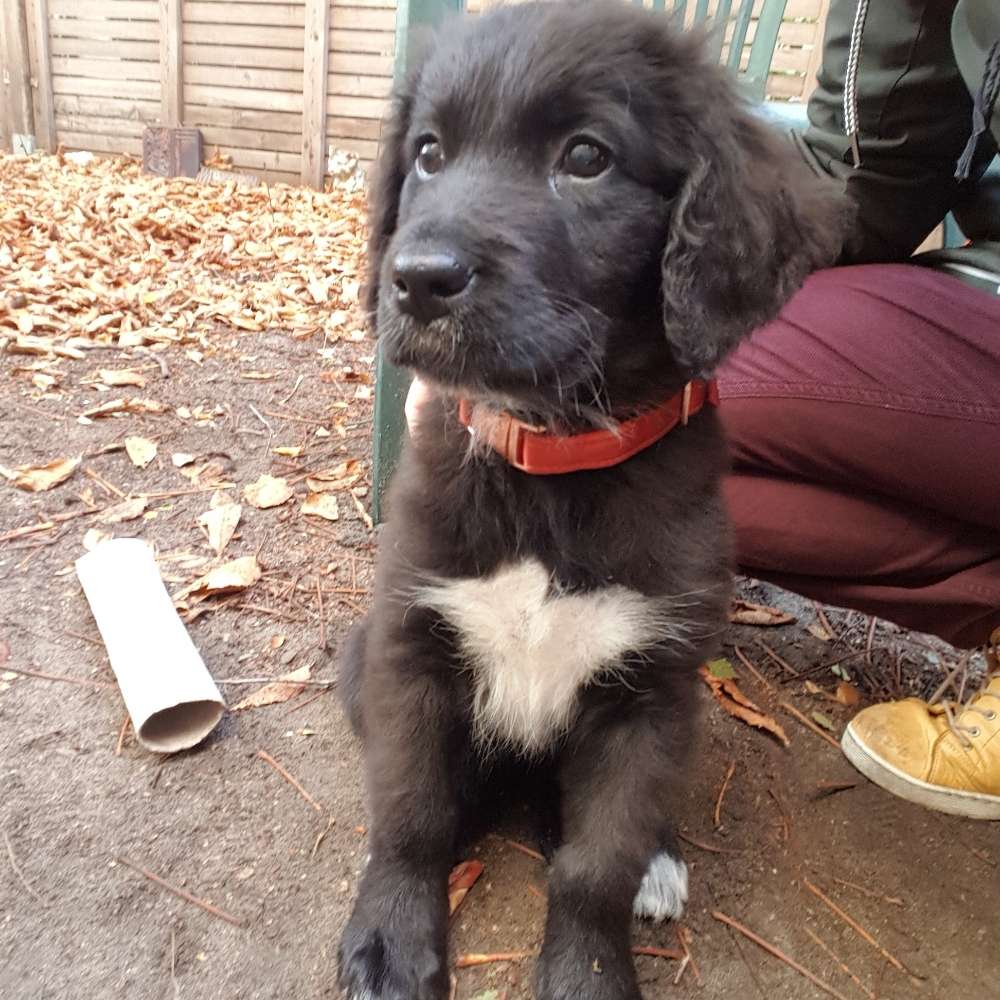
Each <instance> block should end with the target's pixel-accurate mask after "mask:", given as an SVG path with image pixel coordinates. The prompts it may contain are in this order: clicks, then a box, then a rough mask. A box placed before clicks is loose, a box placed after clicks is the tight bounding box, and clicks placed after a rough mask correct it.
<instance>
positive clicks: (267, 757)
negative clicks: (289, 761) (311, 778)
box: [257, 750, 323, 813]
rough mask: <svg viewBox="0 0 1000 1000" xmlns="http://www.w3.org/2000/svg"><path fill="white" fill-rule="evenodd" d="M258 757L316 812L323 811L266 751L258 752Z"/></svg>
mask: <svg viewBox="0 0 1000 1000" xmlns="http://www.w3.org/2000/svg"><path fill="white" fill-rule="evenodd" d="M257 756H258V757H260V759H261V760H262V761H264V762H265V763H267V764H270V765H271V767H273V768H274V769H275V771H277V772H278V774H280V775H281V776H282V777H283V778H284V779H285V781H287V782H288V783H289V784H290V785H291V786H292V788H294V789H295V791H297V792H298V793H299V795H301V796H302V798H304V799H305V800H306V802H308V803H309V805H311V806H312V807H313V809H315V810H316V812H320V813H321V812H322V811H323V807H322V806H321V805H320V804H319V803H318V802H317V801H316V800H315V799H314V798H313V797H312V796H311V795H310V794H309V793H308V792H307V791H306V790H305V789H304V788H303V787H302V786H301V785H300V784H299V783H298V782H297V781H296V780H295V779H294V778H293V777H292V776H291V775H290V774H289V773H288V772H287V771H286V770H285V769H284V768H283V767H282V766H281V765H280V764H279V763H278V762H277V761H276V760H275V759H274V758H273V757H272V756H271V755H270V754H269V753H268V752H267V751H266V750H258V751H257Z"/></svg>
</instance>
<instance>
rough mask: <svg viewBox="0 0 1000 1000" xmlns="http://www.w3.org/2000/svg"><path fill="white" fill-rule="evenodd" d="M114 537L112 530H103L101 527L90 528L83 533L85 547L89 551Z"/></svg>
mask: <svg viewBox="0 0 1000 1000" xmlns="http://www.w3.org/2000/svg"><path fill="white" fill-rule="evenodd" d="M112 537H113V535H112V534H111V532H110V531H102V530H101V529H100V528H88V529H87V531H86V532H84V535H83V547H84V548H85V549H86V550H87V551H88V552H93V551H94V549H96V548H97V546H98V545H101V544H102V543H103V542H108V541H110V540H111V539H112Z"/></svg>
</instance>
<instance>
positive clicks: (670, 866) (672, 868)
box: [632, 851, 688, 922]
mask: <svg viewBox="0 0 1000 1000" xmlns="http://www.w3.org/2000/svg"><path fill="white" fill-rule="evenodd" d="M687 898H688V870H687V865H686V864H684V862H683V861H681V860H680V859H678V858H674V857H672V856H671V855H669V854H667V852H666V851H661V852H660V853H659V854H657V855H656V857H654V858H653V860H652V861H651V862H650V863H649V868H648V870H647V871H646V874H645V875H643V877H642V884H641V885H640V886H639V891H638V892H637V893H636V896H635V902H634V903H633V904H632V911H633V912H634V913H635V915H636V916H637V917H648V918H649V919H650V920H655V921H657V922H659V921H661V920H666V919H667V917H669V918H670V919H671V920H680V918H681V915H682V914H683V913H684V904H685V903H686V902H687Z"/></svg>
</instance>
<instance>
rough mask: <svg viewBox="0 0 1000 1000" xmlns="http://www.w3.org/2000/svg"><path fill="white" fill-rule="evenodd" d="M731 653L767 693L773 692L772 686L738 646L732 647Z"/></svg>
mask: <svg viewBox="0 0 1000 1000" xmlns="http://www.w3.org/2000/svg"><path fill="white" fill-rule="evenodd" d="M733 652H734V653H735V654H736V656H737V658H738V659H739V661H740V663H742V664H743V666H744V667H746V668H747V670H749V671H750V673H752V674H753V675H754V677H756V678H757V680H758V681H760V683H761V684H762V685H763V686H764V687H766V688H767V689H768V691H773V690H774V685H773V684H772V683H771V682H770V681H769V680H768V679H767V678H766V677H765V676H764V675H763V674H762V673H761V672H760V671H759V670H758V669H757V668H756V667H755V666H754V665H753V664H752V663H751V662H750V658H749V657H748V656H747V655H746V654H745V653H744V652H743V650H742V649H740V647H739V646H733Z"/></svg>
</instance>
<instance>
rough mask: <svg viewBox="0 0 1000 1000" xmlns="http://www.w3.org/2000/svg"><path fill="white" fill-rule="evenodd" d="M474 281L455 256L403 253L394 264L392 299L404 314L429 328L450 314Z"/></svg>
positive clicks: (435, 253) (468, 267)
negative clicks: (431, 323) (458, 298)
mask: <svg viewBox="0 0 1000 1000" xmlns="http://www.w3.org/2000/svg"><path fill="white" fill-rule="evenodd" d="M472 277H473V270H472V268H471V267H470V266H469V265H468V263H466V262H465V261H463V260H461V259H460V258H459V257H458V256H457V255H456V254H454V253H453V252H449V251H446V250H435V251H428V252H422V253H407V252H405V251H404V252H402V253H400V254H399V255H398V256H397V257H396V259H395V260H394V261H393V266H392V295H393V296H394V298H395V301H396V307H397V308H398V309H399V311H400V312H401V313H404V314H406V315H407V316H412V317H413V318H414V319H415V320H417V321H418V322H420V323H424V324H426V323H430V322H432V321H433V320H435V319H440V318H441V317H442V316H447V315H448V313H450V312H451V310H452V308H453V307H454V305H455V300H456V299H457V297H458V296H459V295H461V293H462V292H464V291H465V290H466V289H467V288H468V287H469V284H470V282H471V281H472Z"/></svg>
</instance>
